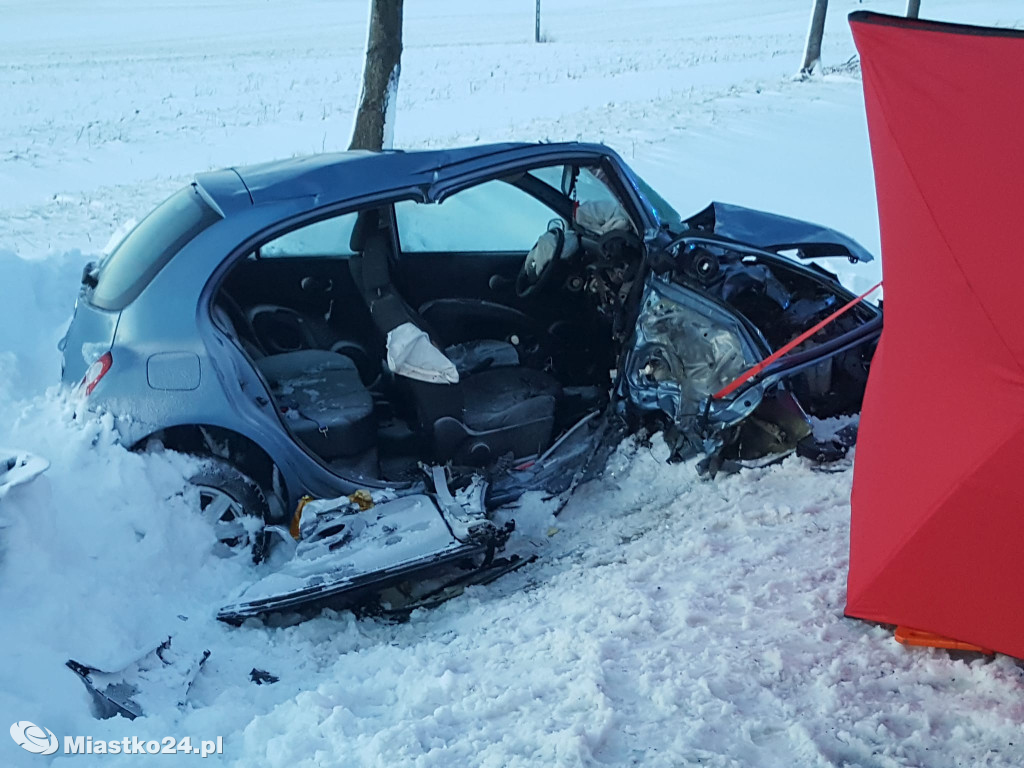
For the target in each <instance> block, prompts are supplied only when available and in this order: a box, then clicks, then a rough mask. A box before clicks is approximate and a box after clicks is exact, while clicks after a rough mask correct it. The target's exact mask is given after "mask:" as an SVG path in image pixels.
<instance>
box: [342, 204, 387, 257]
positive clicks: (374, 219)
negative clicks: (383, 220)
mask: <svg viewBox="0 0 1024 768" xmlns="http://www.w3.org/2000/svg"><path fill="white" fill-rule="evenodd" d="M378 229H380V211H378V210H377V209H376V208H371V209H370V210H368V211H360V212H359V216H357V217H356V224H355V226H354V227H352V236H351V237H350V238H349V240H348V247H349V249H350V250H351V251H352V252H353V253H362V252H363V251H364V250H366V241H367V240H369V239H370V235H372V234H373V233H374V232H376V231H377V230H378Z"/></svg>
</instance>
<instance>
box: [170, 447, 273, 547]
mask: <svg viewBox="0 0 1024 768" xmlns="http://www.w3.org/2000/svg"><path fill="white" fill-rule="evenodd" d="M202 461H203V466H202V467H201V468H200V469H199V470H197V471H196V472H195V473H193V475H192V476H191V477H190V478H189V483H190V484H191V485H193V486H194V487H195V488H196V489H197V490H198V491H199V509H200V513H201V514H202V515H203V517H204V518H205V519H206V520H207V521H208V522H209V523H210V525H211V527H212V528H213V529H214V533H215V535H216V536H217V543H216V544H215V545H214V551H215V553H216V554H217V555H218V556H220V557H237V556H239V555H241V554H243V553H246V552H248V553H250V554H251V556H252V560H253V562H254V563H258V562H260V561H261V560H262V559H263V557H264V556H265V555H266V548H267V539H266V534H265V533H264V531H263V523H264V521H266V520H267V518H268V517H269V515H270V503H269V502H268V501H267V496H266V494H265V493H264V492H263V489H262V488H260V485H259V483H257V482H256V481H255V480H253V479H252V478H251V477H249V476H248V475H246V474H244V473H243V472H241V471H240V470H238V469H237V468H235V467H234V466H232V465H231V464H230V463H228V462H227V461H224V460H223V459H212V458H206V457H204V458H203V459H202ZM254 518H255V520H254ZM256 520H258V521H259V522H258V525H253V524H252V523H254V522H256ZM247 523H248V524H247Z"/></svg>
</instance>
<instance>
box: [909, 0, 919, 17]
mask: <svg viewBox="0 0 1024 768" xmlns="http://www.w3.org/2000/svg"><path fill="white" fill-rule="evenodd" d="M920 15H921V0H907V18H908V19H916V18H917V17H918V16H920Z"/></svg>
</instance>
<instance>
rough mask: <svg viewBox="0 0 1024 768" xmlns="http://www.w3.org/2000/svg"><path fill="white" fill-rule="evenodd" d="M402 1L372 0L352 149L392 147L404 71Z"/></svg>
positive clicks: (350, 145) (350, 146)
mask: <svg viewBox="0 0 1024 768" xmlns="http://www.w3.org/2000/svg"><path fill="white" fill-rule="evenodd" d="M402 3H403V0H370V24H369V31H368V32H367V40H366V63H365V64H363V89H362V92H361V93H360V95H359V108H358V110H357V111H356V120H355V125H354V126H353V128H352V143H351V144H349V149H374V150H380V149H386V148H387V149H389V148H390V147H391V144H392V141H393V138H394V129H395V122H394V117H395V106H396V104H395V101H396V99H397V97H398V76H399V74H400V73H401V70H402Z"/></svg>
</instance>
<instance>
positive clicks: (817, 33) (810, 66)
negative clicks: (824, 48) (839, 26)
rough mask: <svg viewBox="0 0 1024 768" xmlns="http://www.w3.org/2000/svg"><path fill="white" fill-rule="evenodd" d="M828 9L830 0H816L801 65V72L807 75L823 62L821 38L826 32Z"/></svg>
mask: <svg viewBox="0 0 1024 768" xmlns="http://www.w3.org/2000/svg"><path fill="white" fill-rule="evenodd" d="M827 10H828V0H814V10H813V11H811V28H810V30H809V31H808V32H807V47H806V48H805V49H804V63H803V65H801V67H800V74H801V75H803V76H805V77H806V76H807V75H809V74H811V73H812V72H813V71H814V68H815V67H817V66H818V64H819V63H820V62H821V38H822V37H823V36H824V34H825V12H826V11H827Z"/></svg>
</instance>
